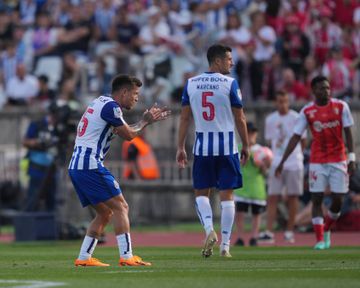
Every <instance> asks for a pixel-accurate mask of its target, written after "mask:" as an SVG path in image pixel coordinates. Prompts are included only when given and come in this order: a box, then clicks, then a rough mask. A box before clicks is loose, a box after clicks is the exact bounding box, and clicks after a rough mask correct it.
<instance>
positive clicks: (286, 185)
mask: <svg viewBox="0 0 360 288" xmlns="http://www.w3.org/2000/svg"><path fill="white" fill-rule="evenodd" d="M276 108H277V111H275V112H273V113H271V114H270V115H268V116H267V118H266V120H265V139H266V141H268V142H269V144H270V145H271V149H272V151H273V153H274V159H273V161H272V165H271V168H270V172H269V176H268V200H267V203H268V207H267V223H266V231H265V232H263V233H261V234H260V236H259V241H262V242H266V243H270V244H271V243H274V234H273V232H272V231H273V224H274V221H275V220H276V217H277V206H278V202H279V200H280V197H281V196H284V195H286V200H287V206H288V214H289V216H288V221H287V227H286V231H285V234H284V238H285V241H287V242H289V243H294V242H295V238H294V225H295V215H296V212H297V209H298V201H299V200H298V198H299V196H301V195H302V194H303V178H304V167H303V151H302V148H303V147H304V146H305V140H306V134H305V133H304V135H302V139H301V145H300V143H299V144H298V145H297V147H296V148H295V150H294V152H293V153H292V154H291V155H290V157H289V158H288V160H287V161H286V162H285V165H284V171H283V173H282V175H281V177H276V176H275V168H276V167H277V165H278V164H279V162H280V160H281V157H282V155H283V154H284V151H285V148H286V145H287V143H288V142H289V139H290V137H291V136H292V133H293V128H294V125H295V122H296V119H297V118H298V115H299V114H298V113H297V112H296V111H294V110H291V109H289V96H288V94H287V93H286V92H285V91H282V90H280V91H278V92H277V93H276Z"/></svg>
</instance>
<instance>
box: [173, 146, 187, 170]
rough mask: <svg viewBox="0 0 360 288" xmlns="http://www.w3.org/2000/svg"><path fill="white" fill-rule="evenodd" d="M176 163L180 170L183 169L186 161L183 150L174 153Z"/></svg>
mask: <svg viewBox="0 0 360 288" xmlns="http://www.w3.org/2000/svg"><path fill="white" fill-rule="evenodd" d="M176 162H177V163H178V165H179V167H180V168H185V166H186V164H187V163H188V160H187V154H186V151H185V150H184V149H178V150H177V151H176Z"/></svg>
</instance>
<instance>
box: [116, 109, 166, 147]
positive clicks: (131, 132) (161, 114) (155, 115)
mask: <svg viewBox="0 0 360 288" xmlns="http://www.w3.org/2000/svg"><path fill="white" fill-rule="evenodd" d="M170 115H171V111H170V110H168V109H167V108H166V107H163V108H160V107H158V106H157V104H155V105H154V106H152V107H151V108H150V109H148V110H146V111H145V112H144V114H143V117H142V119H141V120H140V121H139V122H137V123H134V124H130V125H129V124H127V123H126V122H125V121H123V123H122V125H119V126H116V127H114V128H113V133H114V134H116V135H118V136H120V137H121V138H124V139H125V140H128V141H130V140H132V139H134V138H135V137H137V136H138V135H140V134H141V132H142V130H143V129H144V128H145V127H146V126H148V125H151V124H153V123H155V122H158V121H162V120H165V119H167V118H168V117H169V116H170Z"/></svg>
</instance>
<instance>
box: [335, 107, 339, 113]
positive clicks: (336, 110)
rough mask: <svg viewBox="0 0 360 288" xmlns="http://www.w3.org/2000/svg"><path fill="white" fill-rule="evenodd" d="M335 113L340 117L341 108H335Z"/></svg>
mask: <svg viewBox="0 0 360 288" xmlns="http://www.w3.org/2000/svg"><path fill="white" fill-rule="evenodd" d="M334 113H335V114H336V115H339V108H337V107H335V108H334Z"/></svg>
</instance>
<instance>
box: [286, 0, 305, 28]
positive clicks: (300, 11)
mask: <svg viewBox="0 0 360 288" xmlns="http://www.w3.org/2000/svg"><path fill="white" fill-rule="evenodd" d="M283 2H285V3H284V6H288V7H286V8H285V9H284V10H285V11H284V12H285V13H286V17H285V19H284V20H285V23H284V24H285V25H286V21H287V18H288V17H291V18H292V17H293V18H296V22H297V23H298V27H299V28H300V30H301V31H305V27H306V26H307V24H308V21H309V19H308V15H307V14H306V11H305V7H306V3H305V1H299V0H288V1H283Z"/></svg>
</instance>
